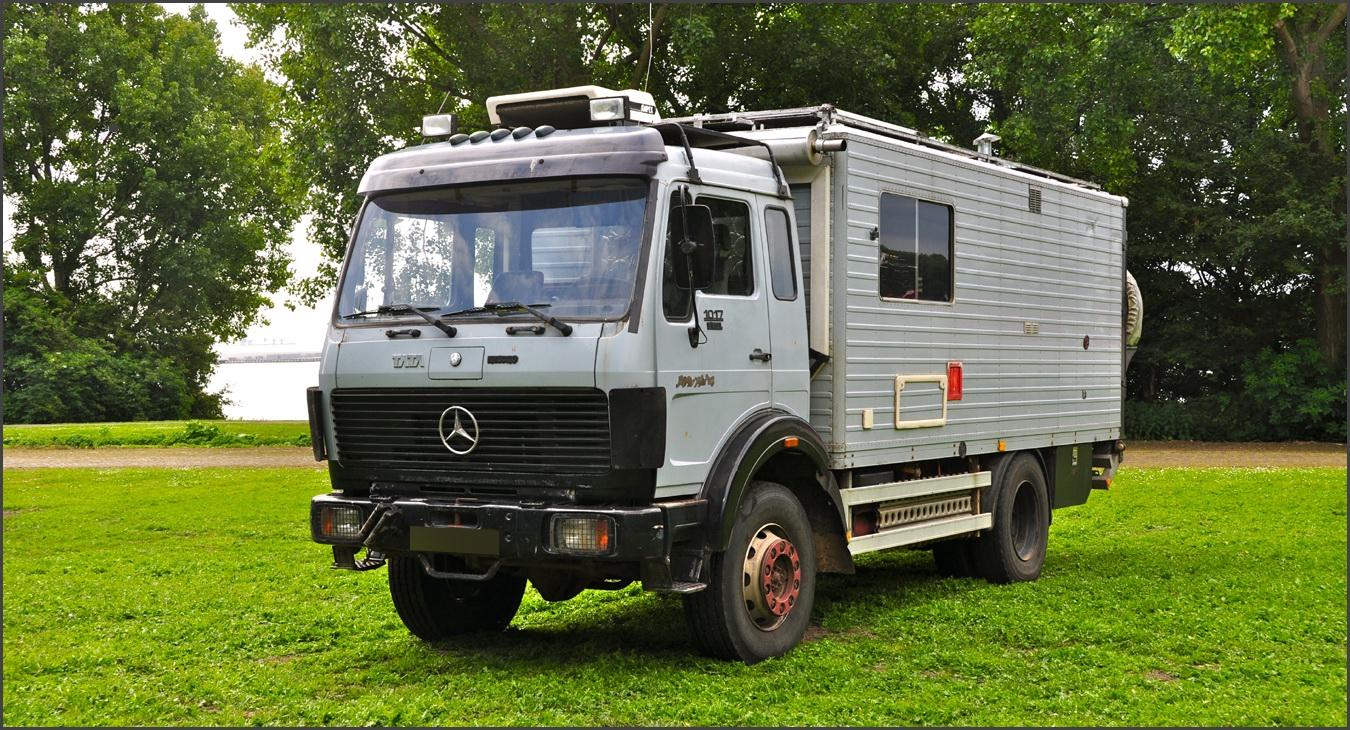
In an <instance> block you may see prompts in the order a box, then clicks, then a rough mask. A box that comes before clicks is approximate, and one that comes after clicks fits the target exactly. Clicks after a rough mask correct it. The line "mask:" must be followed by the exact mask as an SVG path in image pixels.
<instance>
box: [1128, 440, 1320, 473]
mask: <svg viewBox="0 0 1350 730" xmlns="http://www.w3.org/2000/svg"><path fill="white" fill-rule="evenodd" d="M1345 465H1346V451H1345V444H1323V443H1310V442H1306V441H1300V442H1294V443H1279V444H1272V443H1212V442H1207V441H1133V442H1131V441H1126V442H1125V463H1124V465H1123V467H1122V468H1126V469H1128V468H1130V467H1139V468H1154V467H1169V466H1191V467H1194V466H1238V467H1255V466H1274V467H1290V466H1339V467H1342V468H1344V467H1345Z"/></svg>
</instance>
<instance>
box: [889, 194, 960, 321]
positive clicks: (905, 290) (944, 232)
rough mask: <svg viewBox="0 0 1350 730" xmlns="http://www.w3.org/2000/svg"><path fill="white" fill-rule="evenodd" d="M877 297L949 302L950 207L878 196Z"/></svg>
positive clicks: (950, 298) (896, 197) (950, 271)
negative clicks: (878, 248) (878, 257)
mask: <svg viewBox="0 0 1350 730" xmlns="http://www.w3.org/2000/svg"><path fill="white" fill-rule="evenodd" d="M880 239H881V241H880V243H881V246H880V249H881V251H880V261H879V265H880V272H879V277H878V289H879V293H880V295H881V298H882V299H921V300H925V301H930V302H950V301H952V207H951V206H950V205H942V204H940V203H930V202H928V201H926V200H918V199H915V198H911V197H909V196H906V195H896V194H894V193H883V194H882V195H881V225H880Z"/></svg>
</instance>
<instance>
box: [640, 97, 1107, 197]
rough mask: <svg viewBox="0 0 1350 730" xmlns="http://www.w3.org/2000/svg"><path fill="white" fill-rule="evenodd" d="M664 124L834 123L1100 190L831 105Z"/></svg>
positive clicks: (744, 127)
mask: <svg viewBox="0 0 1350 730" xmlns="http://www.w3.org/2000/svg"><path fill="white" fill-rule="evenodd" d="M662 121H663V122H665V123H679V124H683V125H688V126H693V127H700V128H703V129H709V130H713V131H718V132H748V131H753V130H757V129H777V128H781V127H800V126H812V125H814V126H818V127H820V128H821V129H822V130H823V129H824V128H826V127H829V126H831V125H834V124H842V125H844V126H846V127H852V128H854V129H861V130H865V131H868V132H872V133H874V134H879V135H881V136H883V137H889V138H891V139H898V140H902V141H905V142H909V143H911V144H916V145H920V146H923V147H928V148H931V149H937V150H942V151H943V152H947V153H950V154H954V155H960V156H962V157H967V158H970V159H973V160H982V161H984V162H989V163H991V164H995V165H999V166H1001V167H1007V168H1009V169H1012V170H1017V171H1018V172H1024V173H1027V174H1028V175H1035V176H1037V177H1043V178H1047V179H1050V180H1057V181H1059V182H1063V183H1068V184H1070V185H1078V186H1081V187H1085V188H1088V189H1091V190H1101V189H1102V187H1101V186H1100V185H1098V184H1096V183H1093V182H1089V181H1087V180H1080V179H1078V178H1075V177H1069V176H1068V175H1061V174H1060V173H1057V172H1051V171H1049V170H1043V169H1041V168H1039V167H1033V166H1031V165H1024V164H1022V163H1020V162H1014V161H1013V160H1008V159H1005V158H1002V157H998V156H995V155H984V154H980V153H979V152H976V151H975V150H972V149H967V148H965V147H958V146H956V145H953V144H948V143H946V142H942V141H939V140H936V139H933V138H932V137H928V136H925V135H923V134H922V133H920V132H919V131H917V130H914V129H910V128H908V127H902V126H900V125H898V124H891V123H890V122H883V121H881V120H880V119H873V118H872V117H866V116H863V115H861V114H854V113H853V112H846V111H843V110H841V109H836V108H835V107H834V105H833V104H821V105H819V106H805V107H797V108H794V109H771V110H767V111H757V112H729V113H726V114H695V115H694V116H691V117H680V118H678V119H664V120H662Z"/></svg>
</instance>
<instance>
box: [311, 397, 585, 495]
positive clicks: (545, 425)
mask: <svg viewBox="0 0 1350 730" xmlns="http://www.w3.org/2000/svg"><path fill="white" fill-rule="evenodd" d="M330 402H331V403H332V409H333V425H334V435H335V436H336V439H337V450H338V459H339V462H340V463H341V464H342V465H343V466H347V467H367V468H383V469H405V470H419V471H428V470H436V471H470V472H479V473H481V472H499V473H506V474H510V473H517V474H519V473H530V474H600V473H604V472H607V471H609V464H610V460H609V450H610V446H609V402H608V400H607V399H606V397H605V394H604V392H603V391H599V390H594V389H580V388H518V389H512V390H487V389H478V388H341V389H337V390H334V391H333V393H332V396H331V398H330ZM451 406H461V407H463V408H465V409H467V410H468V411H469V412H471V413H472V414H473V415H474V417H475V418H477V419H478V445H477V446H475V447H474V448H473V450H472V451H470V452H469V453H467V454H464V455H462V456H461V455H457V454H453V453H451V452H450V451H449V450H448V449H446V447H445V444H443V443H442V442H441V437H440V431H439V430H438V424H439V422H440V419H441V414H442V413H444V412H445V410H446V409H447V408H450V407H451ZM462 420H465V421H467V419H462ZM452 424H453V416H447V418H446V426H445V430H446V433H447V434H448V433H450V431H451V426H452ZM451 443H452V445H455V446H456V447H457V448H461V449H462V448H464V447H463V445H462V444H461V443H459V442H457V441H456V440H455V439H451Z"/></svg>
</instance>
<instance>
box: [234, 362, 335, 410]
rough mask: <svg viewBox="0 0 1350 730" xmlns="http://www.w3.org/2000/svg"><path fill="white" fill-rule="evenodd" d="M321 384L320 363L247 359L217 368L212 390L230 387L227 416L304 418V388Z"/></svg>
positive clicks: (307, 408)
mask: <svg viewBox="0 0 1350 730" xmlns="http://www.w3.org/2000/svg"><path fill="white" fill-rule="evenodd" d="M318 384H319V363H318V362H266V363H256V362H245V363H226V364H222V365H218V366H217V367H216V372H215V374H214V375H213V376H212V377H211V383H210V386H209V387H208V390H209V391H210V392H213V393H215V392H219V391H220V390H221V389H222V388H225V389H227V393H226V396H225V397H226V398H229V399H230V400H232V401H234V402H233V403H231V404H227V405H226V406H225V417H226V418H231V419H235V418H237V419H244V420H249V421H304V420H307V419H308V418H309V407H308V405H306V403H305V389H306V388H309V387H311V386H315V385H318Z"/></svg>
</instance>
